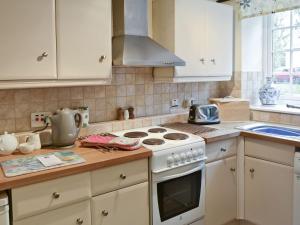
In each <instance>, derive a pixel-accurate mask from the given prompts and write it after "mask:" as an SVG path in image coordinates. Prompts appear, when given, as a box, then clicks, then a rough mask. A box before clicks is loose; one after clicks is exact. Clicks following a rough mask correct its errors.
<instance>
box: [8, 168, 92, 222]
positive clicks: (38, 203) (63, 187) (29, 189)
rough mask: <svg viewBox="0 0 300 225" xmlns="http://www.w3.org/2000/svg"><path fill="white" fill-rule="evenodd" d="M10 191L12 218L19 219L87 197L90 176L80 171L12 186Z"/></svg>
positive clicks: (89, 195) (88, 196) (89, 188)
mask: <svg viewBox="0 0 300 225" xmlns="http://www.w3.org/2000/svg"><path fill="white" fill-rule="evenodd" d="M11 193H12V205H13V219H14V220H19V219H22V218H24V217H28V216H32V215H35V214H40V213H43V212H46V211H49V210H53V209H56V208H59V207H62V206H67V205H70V204H72V203H76V202H80V201H83V200H86V199H89V198H90V197H91V196H92V195H91V177H90V174H89V173H81V174H77V175H73V176H68V177H63V178H59V179H55V180H50V181H45V182H41V183H37V184H32V185H27V186H24V187H19V188H14V189H12V191H11ZM29 205H30V207H28V206H29Z"/></svg>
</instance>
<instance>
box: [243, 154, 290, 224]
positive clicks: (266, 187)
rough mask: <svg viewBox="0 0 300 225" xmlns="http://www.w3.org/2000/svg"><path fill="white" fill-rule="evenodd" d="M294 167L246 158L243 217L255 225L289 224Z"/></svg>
mask: <svg viewBox="0 0 300 225" xmlns="http://www.w3.org/2000/svg"><path fill="white" fill-rule="evenodd" d="M292 193H293V168H292V167H289V166H284V165H281V164H277V163H272V162H267V161H264V160H259V159H255V158H250V157H246V159H245V218H246V219H247V220H249V221H251V222H253V223H255V224H258V225H283V224H284V225H291V224H292V211H293V210H292V206H293V201H292V200H293V196H292Z"/></svg>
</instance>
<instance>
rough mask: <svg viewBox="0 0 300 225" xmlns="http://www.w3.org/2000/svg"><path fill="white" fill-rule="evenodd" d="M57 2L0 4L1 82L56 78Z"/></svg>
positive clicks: (6, 1)
mask: <svg viewBox="0 0 300 225" xmlns="http://www.w3.org/2000/svg"><path fill="white" fill-rule="evenodd" d="M55 59H56V43H55V1H54V0H43V1H41V0H26V1H22V0H0V80H26V79H27V80H34V79H39V80H42V79H55V78H56V61H55Z"/></svg>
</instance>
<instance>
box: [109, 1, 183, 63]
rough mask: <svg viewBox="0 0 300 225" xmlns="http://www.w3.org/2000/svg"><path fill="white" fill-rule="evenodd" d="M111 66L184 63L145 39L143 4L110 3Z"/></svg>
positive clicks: (146, 32) (145, 21) (145, 14)
mask: <svg viewBox="0 0 300 225" xmlns="http://www.w3.org/2000/svg"><path fill="white" fill-rule="evenodd" d="M112 3H113V29H114V37H113V40H112V44H113V65H116V66H137V67H138V66H150V67H170V66H184V65H185V62H184V61H183V60H182V59H180V58H179V57H177V56H176V55H175V54H173V53H172V52H170V51H168V50H167V49H165V48H164V47H162V46H161V45H159V44H158V43H156V42H155V41H153V40H152V39H151V38H149V37H148V8H147V7H148V2H147V0H113V1H112Z"/></svg>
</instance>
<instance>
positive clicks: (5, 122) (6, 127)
mask: <svg viewBox="0 0 300 225" xmlns="http://www.w3.org/2000/svg"><path fill="white" fill-rule="evenodd" d="M5 131H7V132H15V131H16V127H15V119H1V120H0V133H3V132H5Z"/></svg>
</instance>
